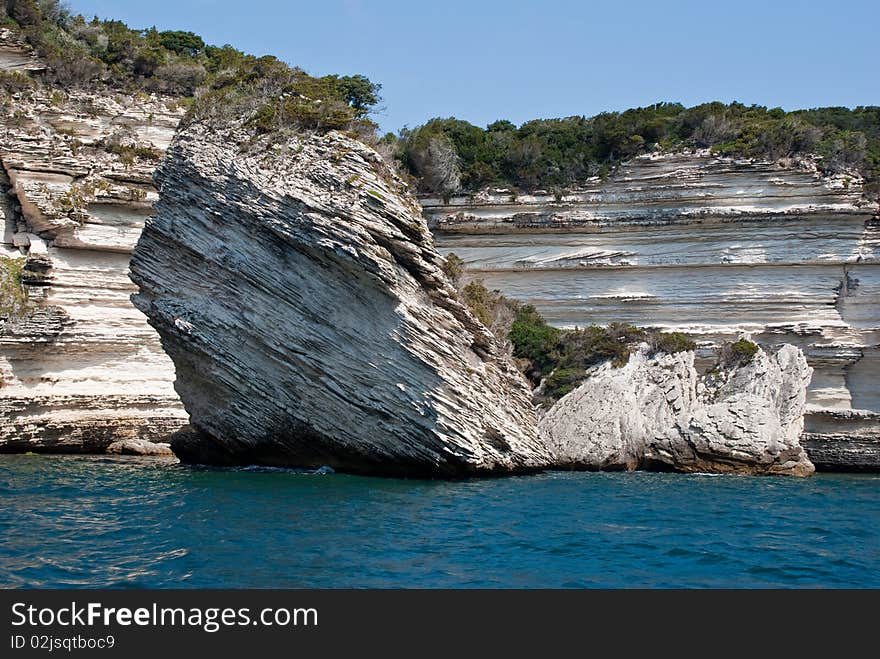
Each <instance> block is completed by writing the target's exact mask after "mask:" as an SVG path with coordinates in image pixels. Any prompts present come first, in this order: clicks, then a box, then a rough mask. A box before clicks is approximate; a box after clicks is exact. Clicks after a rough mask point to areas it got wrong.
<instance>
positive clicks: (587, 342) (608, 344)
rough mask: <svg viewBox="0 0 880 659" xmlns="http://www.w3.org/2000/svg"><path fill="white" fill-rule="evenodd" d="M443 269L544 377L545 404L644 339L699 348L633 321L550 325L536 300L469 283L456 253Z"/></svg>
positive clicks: (531, 372) (532, 378)
mask: <svg viewBox="0 0 880 659" xmlns="http://www.w3.org/2000/svg"><path fill="white" fill-rule="evenodd" d="M443 269H444V271H445V272H446V274H447V276H449V277H450V279H451V280H452V282H453V283H454V284H455V285H456V287H457V288H458V291H459V296H460V297H461V299H462V301H463V302H464V303H465V304H466V305H467V306H468V308H469V309H470V310H471V312H472V313H473V314H474V315H475V316H476V317H477V318H478V319H479V320H480V322H482V323H483V324H484V325H485V326H486V327H488V328H490V329H491V330H492V332H493V333H494V334H495V336H496V337H498V339H499V340H500V341H502V342H503V343H506V344H507V345H508V347H509V349H510V350H511V352H512V354H513V356H514V357H515V358H516V363H517V366H518V367H519V369H520V371H521V372H522V373H523V375H524V376H525V377H526V379H527V380H528V381H529V382H530V383H531V385H532V387H538V386H539V385H541V384H542V382H543V386H541V387H540V388H539V389H538V390H537V392H536V396H535V399H536V402H538V403H540V404H542V405H548V406H549V405H551V404H552V403H553V402H555V401H557V400H559V399H560V398H562V397H563V396H564V395H565V394H567V393H568V392H569V391H572V390H573V389H575V388H576V387H577V386H578V385H579V384H580V383H581V382H583V381H584V379H586V377H587V370H588V369H589V368H591V367H593V366H596V365H598V364H602V363H604V362H606V361H610V362H611V364H612V366H614V367H616V368H620V367H621V366H624V365H625V364H626V363H627V361H628V360H629V356H630V354H631V353H632V351H633V349H634V348H635V347H636V346H637V345H638V344H639V343H642V342H647V343H648V345H649V347H650V351H651V353H652V354H657V353H667V354H672V353H676V352H683V351H685V350H693V349H694V348H696V344H695V343H694V342H693V341H691V340H690V339H688V338H687V337H686V336H685V335H684V334H682V333H681V332H660V331H656V330H650V329H643V328H639V327H634V326H633V325H629V324H627V323H611V324H610V325H607V326H605V327H602V326H599V325H590V326H588V327H584V328H578V327H576V328H574V329H559V328H557V327H553V326H551V325H549V324H548V323H547V321H546V320H544V318H543V317H542V316H541V314H540V313H538V311H537V309H535V307H533V306H532V305H530V304H522V303H520V302H518V301H516V300H512V299H510V298H508V297H506V296H505V295H503V294H502V293H501V292H500V291H490V290H489V289H487V288H486V286H485V285H484V284H483V282H482V280H480V279H470V280H469V281H467V282H466V283H463V282H464V280H465V276H464V265H463V262H462V260H461V259H460V258H459V257H458V256H457V255H456V254H449V255H448V256H447V257H446V262H445V265H444V268H443ZM737 354H739V353H737Z"/></svg>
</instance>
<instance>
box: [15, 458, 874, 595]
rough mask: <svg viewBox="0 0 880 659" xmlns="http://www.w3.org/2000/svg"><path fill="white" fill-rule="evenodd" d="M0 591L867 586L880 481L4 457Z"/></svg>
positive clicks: (870, 581) (864, 478) (870, 576)
mask: <svg viewBox="0 0 880 659" xmlns="http://www.w3.org/2000/svg"><path fill="white" fill-rule="evenodd" d="M0 503H2V505H0V586H3V587H115V588H126V587H131V588H173V587H192V588H207V587H242V588H243V587H256V588H264V587H282V588H298V587H331V588H335V587H527V588H532V587H574V588H578V587H777V586H782V587H875V588H876V587H880V477H878V476H872V475H865V476H844V475H818V476H815V477H813V478H810V479H793V478H791V479H789V478H753V477H742V476H681V475H674V474H649V473H636V474H626V473H604V474H603V473H560V472H556V473H546V474H541V475H536V476H524V477H516V478H503V479H491V480H468V481H460V482H443V481H416V480H413V481H406V480H389V479H378V478H360V477H354V476H345V475H339V474H328V475H309V474H299V473H294V472H290V471H220V470H202V469H193V468H187V467H182V466H179V465H173V464H169V463H167V462H162V461H157V460H146V459H117V458H107V457H68V456H45V457H41V456H0Z"/></svg>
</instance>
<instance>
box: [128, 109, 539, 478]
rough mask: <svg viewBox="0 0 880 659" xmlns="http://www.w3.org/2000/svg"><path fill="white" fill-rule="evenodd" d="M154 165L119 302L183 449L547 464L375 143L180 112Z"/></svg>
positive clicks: (336, 459)
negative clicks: (172, 372) (211, 125)
mask: <svg viewBox="0 0 880 659" xmlns="http://www.w3.org/2000/svg"><path fill="white" fill-rule="evenodd" d="M156 181H157V182H158V184H159V186H160V199H159V201H158V203H157V204H156V206H155V212H156V215H155V217H153V218H151V219H150V220H148V221H147V224H146V227H145V229H144V232H143V233H142V235H141V237H140V239H139V241H138V244H137V247H136V249H135V252H134V256H133V259H132V267H131V271H132V278H133V280H134V281H135V282H136V283H137V284H138V286H139V287H140V293H139V294H137V295H135V296H134V297H133V301H134V303H135V304H136V306H137V307H138V308H139V309H141V310H142V311H143V312H144V313H146V314H147V316H148V317H149V319H150V323H151V324H152V325H153V326H154V327H155V328H156V329H157V330H158V332H159V334H160V335H161V337H162V344H163V346H164V348H165V350H166V352H167V353H168V354H169V355H170V356H171V358H172V360H173V361H174V364H175V366H176V370H177V381H176V389H177V391H178V393H179V394H180V397H181V399H182V401H183V403H184V405H185V407H186V409H187V411H188V412H189V414H190V417H191V422H192V424H193V426H194V427H195V428H196V430H197V433H196V434H195V435H193V434H186V435H182V436H181V437H180V438H177V439H175V440H174V441H173V443H172V448H173V449H174V451H175V453H176V454H177V455H178V456H179V457H180V458H181V459H183V460H185V461H189V462H206V463H219V464H271V465H291V466H298V467H316V466H321V465H329V466H331V467H333V468H336V469H341V470H345V471H349V472H358V473H370V474H387V475H431V476H458V475H465V474H471V473H493V472H511V471H521V470H534V469H539V468H542V467H545V466H547V465H549V464H550V455H549V453H548V452H547V451H546V449H545V448H544V447H543V445H542V444H541V443H540V442H539V441H538V439H537V436H536V431H535V417H534V410H533V408H532V406H531V403H530V395H529V391H528V389H527V387H526V386H525V383H524V382H523V380H522V379H521V377H520V376H519V374H518V373H517V372H516V370H515V368H514V367H513V365H512V364H511V363H510V361H509V360H508V358H507V357H506V356H504V355H503V354H501V353H500V351H499V350H498V349H497V346H496V344H495V339H494V337H492V335H491V334H490V333H489V332H488V330H486V329H485V328H484V327H483V326H482V325H480V323H479V322H478V321H476V320H475V319H474V318H473V317H472V316H471V314H470V312H469V311H468V310H467V309H466V307H465V306H464V305H463V304H462V303H461V302H459V301H458V300H457V298H456V296H455V292H454V289H453V288H452V286H451V284H450V283H449V282H448V281H447V280H446V278H445V276H444V275H443V273H442V271H441V269H440V267H439V266H440V263H441V259H440V257H439V255H438V254H437V252H436V251H435V249H434V246H433V240H432V238H431V234H430V233H429V231H428V229H427V226H426V224H425V221H424V219H423V218H422V216H421V212H420V208H419V206H418V204H417V203H416V202H415V200H414V199H412V198H411V197H410V196H409V195H408V194H407V193H406V191H405V189H404V185H403V183H402V182H401V181H400V180H399V179H398V178H397V177H396V176H395V175H394V174H393V173H392V171H391V170H390V169H389V168H388V166H387V165H385V164H384V163H383V162H382V160H381V159H380V158H379V156H378V155H377V154H376V153H375V152H374V151H372V150H371V149H369V148H367V147H365V146H364V145H363V144H361V143H360V142H357V141H355V140H353V139H351V138H348V137H346V136H344V135H342V134H341V133H328V134H326V135H323V136H322V135H316V136H312V137H292V138H290V140H289V141H287V142H285V143H282V144H272V143H270V142H268V141H267V140H265V139H263V140H261V139H255V138H253V137H252V136H250V135H248V134H246V133H244V132H236V131H235V130H230V131H220V132H218V131H215V130H209V129H207V128H205V127H203V126H201V125H199V124H194V125H192V126H190V127H188V128H187V129H185V130H184V131H182V132H180V133H178V135H177V136H176V138H175V140H174V142H173V144H172V146H171V147H170V148H169V150H168V152H167V155H166V158H165V160H164V161H163V163H162V165H161V166H160V168H159V169H158V170H157V172H156Z"/></svg>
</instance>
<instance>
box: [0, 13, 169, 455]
mask: <svg viewBox="0 0 880 659" xmlns="http://www.w3.org/2000/svg"><path fill="white" fill-rule="evenodd" d="M43 68H44V67H41V66H40V65H39V62H37V60H36V59H35V58H34V56H33V54H32V53H31V52H30V51H29V50H28V49H27V48H26V47H25V46H24V45H23V44H22V43H20V42H19V41H17V40H16V38H15V37H14V35H12V33H11V32H10V31H9V30H5V29H0V69H2V70H3V71H6V72H9V71H14V72H16V74H17V75H19V76H21V77H20V78H19V83H18V84H19V88H18V89H14V90H10V89H5V90H3V91H0V100H2V101H3V104H4V118H3V119H2V120H0V134H2V139H0V227H2V230H3V231H2V240H0V269H2V272H0V276H3V277H4V279H8V283H9V290H6V289H5V288H4V290H3V293H4V295H6V296H14V297H17V298H20V299H19V300H18V303H17V304H16V305H15V307H16V313H14V314H4V313H3V312H2V309H5V308H7V307H8V306H10V305H7V304H5V300H0V452H8V451H52V452H91V453H94V452H102V451H105V450H107V449H108V447H109V446H110V445H111V444H113V443H114V442H117V441H128V442H131V441H134V440H147V441H149V440H153V441H156V442H162V441H164V440H165V439H166V438H167V437H168V435H170V434H171V433H172V432H174V431H175V430H177V429H178V428H180V427H181V426H182V425H183V424H185V423H186V414H185V412H184V410H183V407H182V406H181V404H180V402H179V400H178V399H177V395H176V394H175V392H174V389H173V386H172V383H173V380H174V370H173V366H172V364H171V361H170V360H169V359H168V357H167V356H166V355H165V353H164V352H163V351H162V348H161V345H160V344H159V339H158V336H157V335H156V333H155V332H154V331H153V330H152V328H150V326H149V325H148V324H147V322H146V318H144V316H143V314H141V313H140V312H139V311H138V310H137V309H135V308H134V307H133V306H132V305H131V302H130V301H129V296H130V294H131V293H132V292H133V290H135V289H134V286H133V285H132V283H131V281H130V280H129V278H128V261H129V258H130V254H131V250H132V249H133V247H134V243H135V242H136V241H137V238H138V236H139V235H140V231H141V228H142V227H143V222H144V218H146V216H147V215H149V213H150V206H151V203H152V201H153V200H154V199H155V198H156V192H155V188H154V187H153V184H152V178H151V177H152V172H153V169H154V168H155V166H156V162H157V161H158V159H159V158H160V157H161V155H162V152H163V150H164V148H165V146H166V145H167V144H168V143H169V142H170V140H171V138H172V137H173V135H174V131H175V128H176V126H177V123H178V122H179V120H180V117H181V116H182V114H183V110H182V109H181V108H179V107H178V106H177V105H176V103H175V102H174V100H173V99H171V98H163V97H159V96H147V95H143V94H140V95H136V96H128V95H122V94H120V93H114V92H111V91H105V92H98V91H96V92H94V93H92V92H88V93H87V92H82V91H79V92H64V91H62V90H58V89H53V88H51V87H49V86H46V85H44V84H42V83H41V81H40V80H39V72H40V71H41V70H42V69H43ZM28 73H30V74H32V75H33V76H35V77H34V78H32V79H29V78H27V77H24V76H26V75H27V74H28ZM11 270H14V272H8V271H11ZM147 448H148V447H147ZM157 450H158V449H157Z"/></svg>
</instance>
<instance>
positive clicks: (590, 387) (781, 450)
mask: <svg viewBox="0 0 880 659" xmlns="http://www.w3.org/2000/svg"><path fill="white" fill-rule="evenodd" d="M811 374H812V369H811V368H810V367H809V366H808V365H807V362H806V359H805V358H804V355H803V353H802V352H801V351H800V350H799V349H797V348H795V347H794V346H789V345H787V346H784V347H783V348H781V349H780V350H779V352H777V353H776V354H775V355H773V356H772V357H770V356H768V355H767V354H766V353H765V352H764V351H763V350H759V351H758V352H757V353H756V354H755V356H754V358H753V359H752V361H751V362H749V363H748V364H746V365H744V366H736V367H731V368H727V369H721V370H718V371H717V372H713V373H712V374H711V375H708V376H705V377H703V378H700V377H699V376H698V374H697V371H696V369H695V368H694V353H693V352H690V351H689V352H681V353H676V354H673V355H658V356H656V357H649V356H648V354H647V351H646V348H643V349H642V350H641V351H639V352H637V353H634V354H633V355H632V356H631V358H630V360H629V362H628V363H627V364H626V365H625V366H623V367H622V368H613V367H612V366H611V365H610V364H604V365H602V366H600V367H597V368H596V369H594V370H593V371H592V372H591V374H590V377H589V378H588V379H587V380H586V381H585V382H584V383H583V384H581V385H580V386H579V387H578V388H577V389H575V390H574V391H572V392H571V393H569V394H568V395H566V396H564V397H563V398H562V399H560V400H559V401H558V402H557V403H556V404H555V405H554V406H553V407H552V408H550V410H549V411H548V412H547V413H546V414H545V415H544V416H543V418H542V419H541V420H540V422H539V425H538V430H539V434H540V435H541V437H542V438H543V439H544V440H545V442H546V443H547V445H548V446H549V448H550V449H551V450H552V451H553V452H554V453H555V455H556V459H557V462H558V463H559V464H560V466H564V467H569V468H581V469H629V470H631V469H637V468H655V469H656V468H665V469H674V470H676V471H683V472H718V473H725V472H739V473H757V474H790V475H795V476H806V475H809V474H811V473H812V472H813V471H814V467H813V465H812V463H811V462H810V460H809V458H808V457H807V455H806V453H805V452H804V450H803V448H802V447H801V445H800V442H799V436H800V434H801V431H802V430H803V414H804V400H805V397H806V389H807V385H808V384H809V381H810V376H811Z"/></svg>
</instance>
